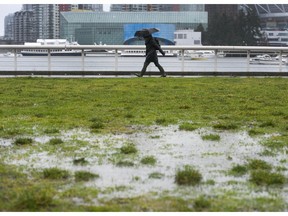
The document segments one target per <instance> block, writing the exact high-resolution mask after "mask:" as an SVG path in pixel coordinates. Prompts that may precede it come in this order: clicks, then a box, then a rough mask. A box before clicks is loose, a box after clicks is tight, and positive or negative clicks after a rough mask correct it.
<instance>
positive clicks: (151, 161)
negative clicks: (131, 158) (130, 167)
mask: <svg viewBox="0 0 288 216" xmlns="http://www.w3.org/2000/svg"><path fill="white" fill-rule="evenodd" d="M140 162H141V163H142V164H145V165H151V166H153V165H155V164H156V162H157V160H156V158H155V157H154V156H145V157H143V158H142V159H141V161H140Z"/></svg>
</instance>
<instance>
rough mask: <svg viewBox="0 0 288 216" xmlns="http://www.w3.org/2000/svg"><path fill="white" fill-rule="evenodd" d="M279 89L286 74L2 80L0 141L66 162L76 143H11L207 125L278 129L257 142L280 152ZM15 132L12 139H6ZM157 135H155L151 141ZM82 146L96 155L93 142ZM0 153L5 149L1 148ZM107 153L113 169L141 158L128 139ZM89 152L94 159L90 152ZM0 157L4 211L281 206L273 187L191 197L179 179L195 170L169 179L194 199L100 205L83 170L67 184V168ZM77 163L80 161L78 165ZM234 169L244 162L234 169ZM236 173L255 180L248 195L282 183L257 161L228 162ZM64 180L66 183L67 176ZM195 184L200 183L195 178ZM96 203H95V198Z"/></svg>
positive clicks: (252, 131) (285, 119)
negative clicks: (77, 133) (75, 133)
mask: <svg viewBox="0 0 288 216" xmlns="http://www.w3.org/2000/svg"><path fill="white" fill-rule="evenodd" d="M287 95H288V80H287V79H282V78H263V79H259V78H257V79H256V78H237V77H236V78H217V77H208V78H205V77H201V78H200V77H199V78H197V79H181V78H167V79H159V78H143V79H121V78H117V79H105V78H103V79H69V78H67V79H57V78H53V79H51V78H49V79H46V78H8V79H5V78H2V79H0V137H1V138H11V139H12V140H15V143H14V144H16V145H15V146H13V147H11V152H12V153H13V151H14V149H13V148H20V147H21V148H22V145H24V146H25V149H24V150H27V152H26V153H25V154H29V153H37V148H44V149H46V150H47V149H50V150H51V149H52V148H54V149H53V151H55V152H56V151H57V154H60V155H61V154H65V155H66V156H67V155H69V156H70V157H71V165H72V164H73V165H77V164H79V165H87V163H85V161H86V160H85V157H86V156H87V155H84V154H83V155H82V153H81V152H78V153H77V154H76V153H74V152H75V149H76V148H75V147H74V146H73V145H72V144H71V143H66V141H65V143H63V144H61V146H60V147H61V148H55V147H53V146H49V145H38V143H37V142H35V141H34V140H32V142H30V140H29V141H28V142H27V140H26V141H23V140H21V139H23V138H24V139H25V138H27V137H35V136H38V135H52V136H55V137H57V136H58V135H59V134H60V133H61V132H62V131H65V130H71V129H77V128H78V129H82V128H83V129H86V130H87V129H88V130H90V131H92V132H97V133H101V134H105V133H109V134H118V133H133V132H135V131H139V130H141V127H140V129H139V128H138V127H131V126H135V125H140V126H143V125H144V126H150V125H155V124H156V125H165V126H166V125H169V124H176V125H179V129H180V130H187V131H193V130H196V129H198V128H199V129H200V128H203V127H206V128H207V127H210V128H214V129H216V130H245V131H248V133H249V135H251V136H258V135H263V134H272V133H276V134H279V135H278V136H272V137H271V138H269V139H267V140H265V142H263V143H262V145H263V146H264V147H265V148H266V152H268V153H269V152H270V153H271V152H273V154H275V155H277V152H278V151H286V148H287V146H288V144H287V143H288V127H287V125H288V97H287ZM190 122H193V123H190ZM18 138H19V139H20V140H18V141H17V142H16V139H18ZM157 138H160V136H159V137H158V136H157V137H155V138H154V139H157ZM220 141H221V140H220ZM17 143H18V144H17ZM32 143H33V145H31V144H32ZM57 143H58V142H57ZM58 144H60V143H58ZM78 144H79V143H78ZM86 144H87V145H88V143H86ZM86 144H85V145H86ZM192 144H193V143H192ZM92 145H93V148H95V151H96V150H97V143H92ZM26 147H27V148H26ZM30 147H31V149H30ZM9 148H10V147H9ZM2 150H3V151H2V152H7V148H6V147H3V149H2ZM21 150H22V149H21ZM113 150H114V154H115V155H113V153H110V152H108V151H107V152H105V153H106V154H109V153H110V154H111V155H110V156H109V158H111V160H112V161H113V160H114V162H113V164H114V165H115V166H134V167H135V166H136V165H137V166H138V164H139V163H141V158H138V157H139V155H140V153H141V152H138V151H139V150H138V149H137V148H136V146H135V145H134V146H133V145H131V146H129V145H127V146H126V145H125V146H122V147H120V149H119V148H117V149H113ZM34 151H35V152H34ZM115 152H116V153H115ZM91 154H92V153H91ZM99 154H100V153H99ZM138 154H139V155H138ZM259 156H261V155H259ZM89 157H94V158H98V157H99V155H89ZM113 157H116V158H113ZM117 157H119V158H117ZM269 157H272V155H271V154H270V156H269ZM73 158H78V159H74V160H73ZM5 159H7V157H6V156H5V155H4V153H2V154H1V159H0V176H1V178H0V188H1V193H0V210H1V211H4V212H5V211H16V212H17V211H49V212H50V211H66V212H69V211H72V212H73V211H87V212H89V211H91V212H92V211H174V212H175V211H287V203H285V201H284V200H283V199H281V197H280V196H278V194H277V192H276V191H275V194H276V195H275V196H269V197H267V196H266V195H265V196H263V197H261V196H260V197H256V198H255V197H249V196H248V195H247V196H243V194H238V193H237V192H235V191H233V189H231V191H229V190H227V191H225V192H224V193H221V192H219V191H217V190H216V189H215V190H216V192H217V193H215V194H209V195H205V194H195V190H196V189H195V190H194V191H193V189H194V187H190V186H189V185H190V184H192V185H195V188H196V187H198V186H197V185H198V184H199V182H200V183H201V181H202V176H201V173H199V172H198V171H197V170H194V169H192V168H191V167H190V168H184V169H182V170H179V171H178V172H176V171H175V172H176V173H175V181H176V182H177V181H178V180H179V181H178V182H179V183H176V184H179V185H184V186H187V185H188V190H186V189H185V191H187V195H188V196H187V197H194V198H186V196H183V197H182V196H178V197H177V196H169V195H165V193H164V194H159V195H157V196H153V197H154V198H151V197H150V196H149V195H143V196H141V197H135V198H112V199H111V200H106V201H105V200H101V199H100V200H97V195H98V193H99V191H101V188H98V187H97V186H95V187H93V188H91V187H88V186H85V181H86V179H88V180H89V179H90V177H87V176H86V174H87V173H86V174H84V175H83V176H86V177H83V178H84V180H80V181H73V176H71V174H70V173H69V172H68V171H67V170H60V169H54V168H51V169H45V170H44V171H43V172H40V171H39V170H37V169H36V168H33V166H32V165H33V164H32V165H31V167H32V168H30V170H29V169H28V171H27V172H24V171H23V170H25V168H27V167H25V168H23V167H21V166H19V167H15V166H10V165H7V164H4V163H3V161H5ZM20 159H21V158H20ZM81 159H83V160H81ZM100 159H101V158H99V161H100ZM77 160H79V161H77ZM231 160H232V159H231ZM83 161H84V163H81V162H83ZM86 162H87V161H86ZM89 162H90V161H89ZM104 162H105V161H104ZM243 163H244V162H243ZM241 166H244V167H245V168H244V171H243V169H242V168H243V167H241ZM282 167H283V168H281V170H285V169H286V168H287V163H286V162H283V163H282ZM77 168H79V167H77ZM80 168H81V167H80ZM141 168H145V169H146V168H149V167H144V166H141V167H140V169H141ZM31 169H32V171H31ZM34 169H35V170H34ZM246 169H247V170H248V171H247V173H248V174H249V175H250V177H249V181H247V184H251V183H252V184H255V185H256V189H254V187H253V188H250V189H249V190H250V191H249V193H250V192H251V193H253V192H254V191H257V190H260V189H259V188H258V187H257V185H260V186H263V185H264V186H271V185H272V186H273V185H281V186H283V185H284V184H285V183H286V178H285V176H283V175H282V174H281V173H280V171H281V170H280V171H279V170H278V171H277V170H276V171H277V172H276V171H275V168H274V167H272V166H271V165H270V164H268V163H266V162H265V161H264V160H262V159H261V160H259V161H256V160H248V161H247V163H246V164H244V165H239V166H238V167H237V166H235V167H234V168H232V171H233V172H234V174H233V175H235V176H241V175H243V173H246ZM193 171H194V172H193ZM37 172H40V173H37ZM278 172H279V173H278ZM82 174H83V173H80V174H77V175H79V176H82ZM92 174H93V173H92ZM89 175H90V174H88V176H89ZM223 175H224V174H223ZM191 176H194V177H195V176H198V177H197V178H196V181H195V183H191V182H190V180H188V179H190V177H191ZM74 177H75V180H76V175H75V176H74ZM166 177H167V174H166V173H163V174H162V172H161V173H160V172H157V170H153V169H151V174H150V175H149V176H146V178H147V179H146V180H145V179H144V178H143V179H142V177H141V180H138V181H139V182H140V183H141V181H142V180H143V181H162V180H163V179H165V178H166ZM81 178H82V177H79V179H81ZM101 178H102V177H101ZM176 179H177V180H176ZM180 179H182V180H180ZM183 179H184V180H183ZM199 179H200V180H199ZM103 180H104V181H105V179H103ZM83 181H84V182H83ZM131 181H132V179H131ZM205 181H207V182H208V181H209V180H207V179H204V182H205ZM210 181H211V182H212V180H210ZM189 182H190V183H189ZM214 184H215V185H218V182H217V181H215V182H214ZM243 184H244V183H243ZM96 185H97V183H96ZM202 186H203V187H210V186H211V185H208V184H204V183H203V184H200V187H202ZM179 188H181V187H179ZM103 190H105V189H103ZM218 194H220V195H218ZM191 195H193V196H191ZM155 197H157V198H155ZM240 197H241V198H240ZM79 199H80V203H81V202H82V200H84V201H83V202H85V204H83V205H81V204H79V205H75V201H74V200H79ZM95 199H96V200H97V201H96V202H95ZM97 202H99V205H97V204H95V203H97Z"/></svg>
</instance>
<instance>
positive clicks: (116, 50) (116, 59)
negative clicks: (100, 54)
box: [115, 49, 118, 71]
mask: <svg viewBox="0 0 288 216" xmlns="http://www.w3.org/2000/svg"><path fill="white" fill-rule="evenodd" d="M115 71H118V49H115Z"/></svg>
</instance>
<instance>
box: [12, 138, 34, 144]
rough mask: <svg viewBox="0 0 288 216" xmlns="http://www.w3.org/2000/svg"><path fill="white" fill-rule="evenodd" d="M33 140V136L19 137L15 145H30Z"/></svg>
mask: <svg viewBox="0 0 288 216" xmlns="http://www.w3.org/2000/svg"><path fill="white" fill-rule="evenodd" d="M32 143H33V140H32V139H31V138H25V137H20V138H17V139H16V140H15V142H14V144H15V145H20V146H21V145H29V144H32Z"/></svg>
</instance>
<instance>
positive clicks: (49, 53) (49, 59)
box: [48, 48, 51, 76]
mask: <svg viewBox="0 0 288 216" xmlns="http://www.w3.org/2000/svg"><path fill="white" fill-rule="evenodd" d="M48 71H49V76H51V50H50V48H48Z"/></svg>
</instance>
